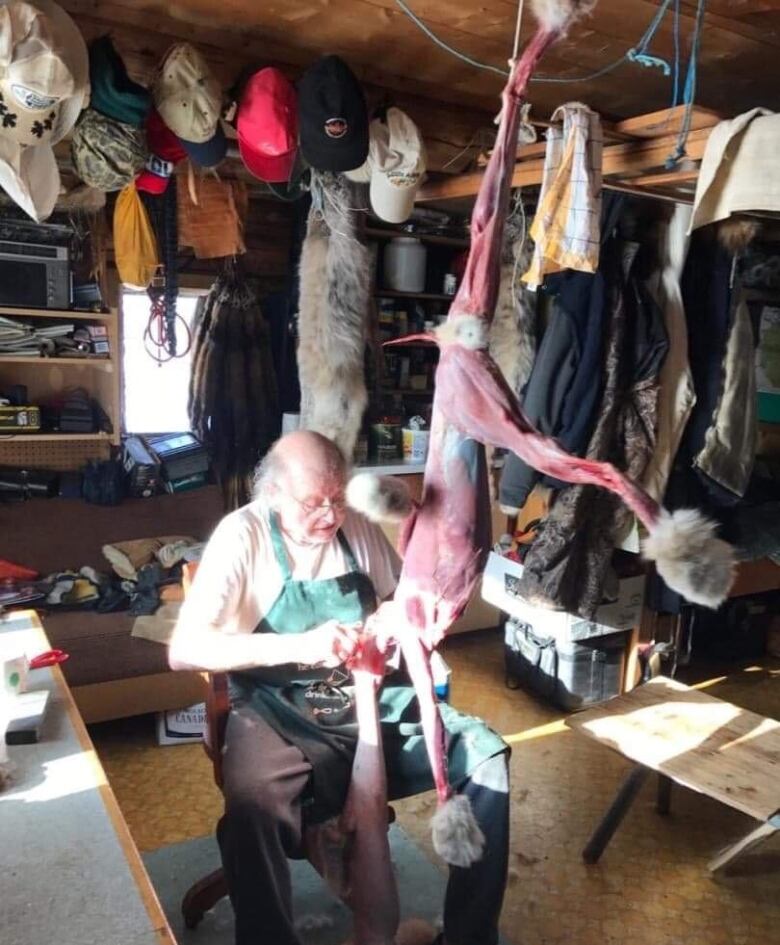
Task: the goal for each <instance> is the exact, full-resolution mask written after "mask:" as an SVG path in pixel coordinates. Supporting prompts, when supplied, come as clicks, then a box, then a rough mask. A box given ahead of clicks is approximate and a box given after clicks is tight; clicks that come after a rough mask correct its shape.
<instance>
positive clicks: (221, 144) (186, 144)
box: [179, 122, 228, 167]
mask: <svg viewBox="0 0 780 945" xmlns="http://www.w3.org/2000/svg"><path fill="white" fill-rule="evenodd" d="M179 144H180V145H181V146H182V147H183V148H184V150H185V151H186V152H187V156H188V157H189V158H190V159H191V160H193V161H194V162H195V163H196V164H197V165H198V166H199V167H216V166H217V164H219V163H220V162H222V161H223V160H224V159H225V156H226V155H227V149H228V143H227V138H226V137H225V132H224V131H223V130H222V125H221V123H220V122H217V127H216V129H215V131H214V135H213V136H212V137H211V138H209V140H208V141H203V142H201V143H196V142H195V141H185V140H184V138H179Z"/></svg>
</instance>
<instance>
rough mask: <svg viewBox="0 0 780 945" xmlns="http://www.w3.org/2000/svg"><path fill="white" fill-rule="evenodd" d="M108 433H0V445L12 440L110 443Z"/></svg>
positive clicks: (17, 441)
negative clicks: (100, 441) (99, 441)
mask: <svg viewBox="0 0 780 945" xmlns="http://www.w3.org/2000/svg"><path fill="white" fill-rule="evenodd" d="M111 436H112V434H110V433H0V443H2V442H9V441H11V440H13V442H14V443H33V442H34V443H54V442H57V443H66V442H69V441H70V442H73V441H76V440H78V441H79V442H82V441H83V442H89V441H93V442H94V441H98V440H103V441H104V442H106V443H110V442H111Z"/></svg>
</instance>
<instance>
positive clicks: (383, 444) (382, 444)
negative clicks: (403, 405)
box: [369, 417, 401, 463]
mask: <svg viewBox="0 0 780 945" xmlns="http://www.w3.org/2000/svg"><path fill="white" fill-rule="evenodd" d="M369 446H370V453H371V456H372V457H373V458H374V459H375V460H377V462H380V463H385V462H393V461H394V460H398V459H400V458H401V422H400V420H399V419H396V418H390V417H382V418H381V419H380V420H379V421H378V422H377V423H372V424H371V431H370V437H369Z"/></svg>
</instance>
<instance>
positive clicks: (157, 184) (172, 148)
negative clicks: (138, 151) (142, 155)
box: [135, 108, 187, 194]
mask: <svg viewBox="0 0 780 945" xmlns="http://www.w3.org/2000/svg"><path fill="white" fill-rule="evenodd" d="M146 144H147V146H148V148H149V157H148V158H147V159H146V166H145V168H144V170H143V171H141V173H140V174H139V176H138V177H137V178H136V182H135V186H136V189H138V190H142V191H144V192H145V193H147V194H163V193H165V189H166V188H167V186H168V182H169V181H170V179H171V175H172V174H173V171H174V168H175V167H176V165H177V164H178V163H179V161H183V160H184V158H186V157H187V152H186V151H185V150H184V148H183V147H182V145H181V142H180V141H179V139H178V138H177V137H176V135H175V134H174V133H173V132H172V131H171V129H170V128H169V127H168V126H167V125H166V124H165V122H164V121H163V120H162V118H161V117H160V114H159V112H158V111H157V110H156V109H154V108H153V109H152V110H151V111H150V112H149V117H148V118H147V120H146Z"/></svg>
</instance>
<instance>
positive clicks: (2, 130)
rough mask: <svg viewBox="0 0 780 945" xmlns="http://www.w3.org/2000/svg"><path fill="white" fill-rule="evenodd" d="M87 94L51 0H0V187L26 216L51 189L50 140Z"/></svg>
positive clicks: (43, 213)
mask: <svg viewBox="0 0 780 945" xmlns="http://www.w3.org/2000/svg"><path fill="white" fill-rule="evenodd" d="M88 100H89V58H88V55H87V47H86V44H85V42H84V40H83V38H82V36H81V33H80V32H79V30H78V28H77V26H76V24H75V23H74V22H73V20H72V19H71V18H70V17H69V16H68V14H67V13H66V12H65V11H64V10H63V9H62V7H60V6H59V5H58V4H56V3H54V2H53V0H36V2H35V3H34V4H33V3H27V2H22V0H10V2H9V0H0V187H2V188H3V189H4V190H5V191H6V192H7V193H8V195H9V196H10V197H11V198H12V199H13V200H14V201H15V202H16V203H17V204H18V205H19V206H20V207H22V209H23V210H25V212H26V213H28V214H29V215H30V216H31V217H32V218H33V219H34V220H38V221H40V220H45V219H46V217H48V216H49V215H50V214H51V212H52V210H53V209H54V204H55V202H56V200H57V196H58V194H59V171H58V169H57V162H56V160H55V157H54V152H53V150H52V147H53V145H55V144H56V143H57V142H58V141H60V140H61V139H62V138H64V137H65V135H67V134H68V133H69V132H70V130H71V128H72V127H73V125H74V124H75V123H76V119H77V118H78V116H79V113H80V112H81V110H82V108H83V107H85V105H86V104H87V103H88Z"/></svg>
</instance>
